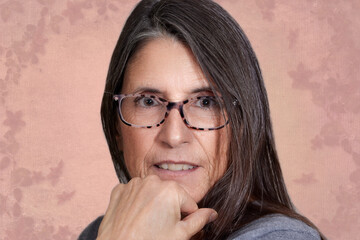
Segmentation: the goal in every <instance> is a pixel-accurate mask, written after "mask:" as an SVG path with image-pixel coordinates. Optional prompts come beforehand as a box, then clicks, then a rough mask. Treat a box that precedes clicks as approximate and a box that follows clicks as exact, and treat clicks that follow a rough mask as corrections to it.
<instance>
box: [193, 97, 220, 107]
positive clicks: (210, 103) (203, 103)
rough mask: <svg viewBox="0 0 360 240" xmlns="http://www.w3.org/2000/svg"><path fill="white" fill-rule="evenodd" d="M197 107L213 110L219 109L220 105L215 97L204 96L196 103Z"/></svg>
mask: <svg viewBox="0 0 360 240" xmlns="http://www.w3.org/2000/svg"><path fill="white" fill-rule="evenodd" d="M195 105H196V106H197V107H200V108H203V109H213V108H217V107H218V106H219V103H218V102H217V101H216V99H215V97H211V96H204V97H199V98H198V100H197V101H195Z"/></svg>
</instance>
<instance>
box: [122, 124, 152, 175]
mask: <svg viewBox="0 0 360 240" xmlns="http://www.w3.org/2000/svg"><path fill="white" fill-rule="evenodd" d="M144 130H147V132H146V133H144V132H143V131H144ZM121 133H122V136H126V137H123V138H122V146H121V148H122V151H123V153H124V159H125V164H126V167H127V169H128V171H129V174H130V176H131V177H142V176H145V174H146V173H145V165H146V163H145V159H146V155H147V153H148V152H150V150H151V148H152V145H153V142H154V137H153V136H152V135H151V134H150V131H148V129H141V128H130V127H127V126H122V127H121Z"/></svg>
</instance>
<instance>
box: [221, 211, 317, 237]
mask: <svg viewBox="0 0 360 240" xmlns="http://www.w3.org/2000/svg"><path fill="white" fill-rule="evenodd" d="M243 239H246V240H251V239H259V240H261V239H262V240H265V239H266V240H281V239H293V240H305V239H308V240H319V239H320V235H319V233H318V232H317V231H316V230H315V229H313V228H311V227H309V226H308V225H306V224H305V223H304V222H302V221H300V220H297V219H294V218H290V217H287V216H284V215H281V214H271V215H267V216H264V217H262V218H259V219H257V220H255V221H253V222H251V223H249V224H247V225H246V226H244V227H243V228H241V229H240V230H238V231H236V232H234V233H233V234H232V235H231V236H230V237H229V238H228V240H243Z"/></svg>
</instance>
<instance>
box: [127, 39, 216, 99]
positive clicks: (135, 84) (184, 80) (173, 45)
mask: <svg viewBox="0 0 360 240" xmlns="http://www.w3.org/2000/svg"><path fill="white" fill-rule="evenodd" d="M206 87H209V83H208V81H207V80H206V78H205V76H204V74H203V73H202V71H201V69H200V67H199V65H198V63H197V62H196V60H195V58H194V56H193V54H192V52H191V51H190V49H189V48H188V47H187V46H185V45H184V44H182V43H180V42H178V41H176V40H174V39H171V38H168V37H164V38H158V39H154V40H151V41H149V42H148V43H146V44H145V45H144V46H143V47H142V48H141V49H139V50H138V52H136V54H135V55H134V56H133V57H132V59H130V61H129V63H128V66H127V68H126V70H125V75H124V83H123V88H122V93H134V92H136V91H137V90H139V89H143V88H151V89H156V90H158V91H159V92H161V93H162V94H163V95H167V97H170V98H182V97H184V96H185V95H187V94H190V93H191V92H192V91H193V90H194V89H200V88H206Z"/></svg>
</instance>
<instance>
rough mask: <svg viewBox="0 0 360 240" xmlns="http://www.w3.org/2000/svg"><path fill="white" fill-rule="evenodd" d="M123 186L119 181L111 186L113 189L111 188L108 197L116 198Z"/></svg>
mask: <svg viewBox="0 0 360 240" xmlns="http://www.w3.org/2000/svg"><path fill="white" fill-rule="evenodd" d="M123 187H124V185H123V184H122V183H119V184H117V185H116V186H115V187H113V189H112V190H111V194H110V199H117V198H118V197H119V195H120V192H121V190H122V188H123Z"/></svg>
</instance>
